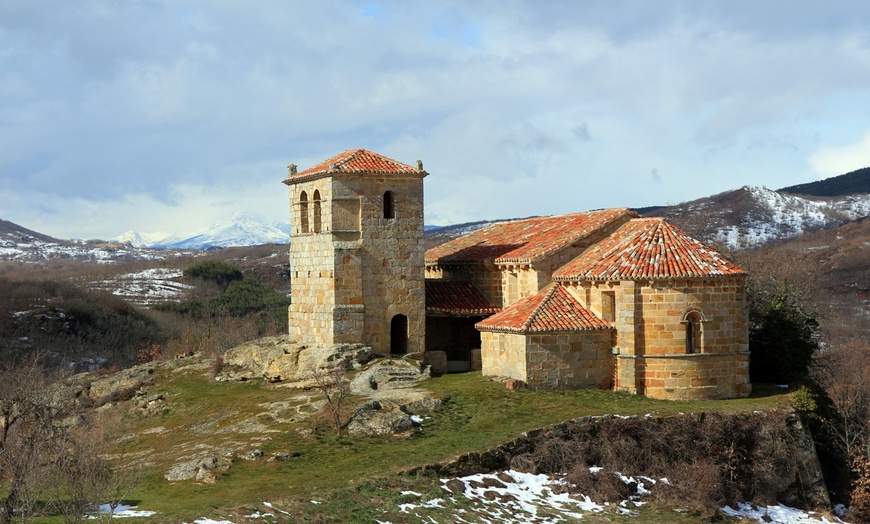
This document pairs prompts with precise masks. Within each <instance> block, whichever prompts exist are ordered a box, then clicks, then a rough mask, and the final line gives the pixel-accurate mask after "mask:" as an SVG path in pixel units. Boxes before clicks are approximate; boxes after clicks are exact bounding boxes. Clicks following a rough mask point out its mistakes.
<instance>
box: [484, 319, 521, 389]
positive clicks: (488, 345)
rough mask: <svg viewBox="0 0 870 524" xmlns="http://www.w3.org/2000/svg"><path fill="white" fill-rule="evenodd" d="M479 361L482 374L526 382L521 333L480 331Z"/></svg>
mask: <svg viewBox="0 0 870 524" xmlns="http://www.w3.org/2000/svg"><path fill="white" fill-rule="evenodd" d="M480 339H481V350H480V362H481V370H482V372H483V375H484V376H491V377H505V378H512V379H516V380H522V381H523V382H528V374H527V372H526V369H527V368H526V363H527V359H526V339H525V337H524V336H522V335H514V334H510V333H495V332H492V331H482V332H481V333H480Z"/></svg>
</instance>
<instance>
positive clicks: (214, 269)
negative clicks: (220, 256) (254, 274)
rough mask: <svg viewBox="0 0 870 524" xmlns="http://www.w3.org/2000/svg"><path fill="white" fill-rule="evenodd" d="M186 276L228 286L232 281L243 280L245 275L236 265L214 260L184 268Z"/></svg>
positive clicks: (223, 286)
mask: <svg viewBox="0 0 870 524" xmlns="http://www.w3.org/2000/svg"><path fill="white" fill-rule="evenodd" d="M184 276H186V277H189V278H198V279H200V280H206V281H209V282H214V283H215V284H217V285H219V286H221V287H222V288H226V287H227V285H229V283H230V282H235V281H238V280H242V278H243V277H244V275H242V272H241V271H240V270H239V268H237V267H236V266H234V265H232V264H229V263H227V262H218V261H214V260H208V261H206V262H201V263H199V264H196V265H193V266H190V267H189V268H187V269H185V270H184Z"/></svg>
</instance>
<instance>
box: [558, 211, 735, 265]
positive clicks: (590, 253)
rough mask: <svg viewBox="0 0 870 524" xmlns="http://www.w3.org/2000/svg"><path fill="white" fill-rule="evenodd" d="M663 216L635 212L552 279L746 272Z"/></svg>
mask: <svg viewBox="0 0 870 524" xmlns="http://www.w3.org/2000/svg"><path fill="white" fill-rule="evenodd" d="M745 274H746V273H745V271H743V270H742V269H740V268H739V267H738V266H737V265H735V264H734V263H732V262H731V261H729V260H728V259H726V258H725V257H724V256H722V255H721V254H720V253H718V252H717V251H716V250H714V249H713V248H711V247H708V246H706V245H704V244H702V243H701V242H699V241H697V240H695V239H694V238H692V237H690V236H689V235H687V234H685V233H683V232H682V231H680V230H679V229H677V228H676V227H675V226H674V225H672V224H669V223H667V222H666V221H665V220H664V219H663V218H660V217H659V218H635V219H633V220H631V221H629V222H628V223H626V224H625V225H623V226H622V227H620V228H619V229H618V230H616V231H615V232H614V233H613V234H612V235H610V236H609V237H608V238H607V239H605V240H603V241H601V242H599V243H598V244H596V245H594V246H592V247H590V248H589V249H587V250H586V251H584V252H583V253H582V254H581V255H580V256H578V257H577V258H575V259H574V260H572V261H571V262H569V263H568V264H566V265H565V266H563V267H562V268H561V269H559V270H558V271H556V273H555V274H554V275H553V279H554V280H660V279H670V278H686V277H724V276H733V275H745Z"/></svg>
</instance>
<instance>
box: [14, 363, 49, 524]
mask: <svg viewBox="0 0 870 524" xmlns="http://www.w3.org/2000/svg"><path fill="white" fill-rule="evenodd" d="M48 382H49V381H48V378H47V375H46V372H45V370H44V369H43V368H42V367H41V366H40V365H39V363H38V361H36V360H29V361H25V362H22V363H20V364H18V365H11V364H3V365H2V367H0V478H2V479H3V480H4V481H5V482H6V483H7V485H8V493H7V496H6V501H5V502H4V504H3V513H2V515H0V522H2V523H3V524H8V523H9V522H11V521H12V517H13V515H14V514H15V513H18V514H20V515H21V517H22V520H24V521H28V520H29V519H30V516H31V515H32V514H33V511H34V508H35V504H36V501H37V500H38V498H39V495H40V493H41V492H42V491H43V490H44V487H45V486H44V484H43V482H42V481H43V479H44V478H45V475H44V472H45V469H46V468H47V467H49V466H50V464H51V457H50V453H49V450H51V449H52V447H53V446H55V445H56V444H57V442H58V438H59V432H58V429H57V427H56V422H57V421H58V420H59V418H60V416H61V413H62V412H63V407H62V403H61V402H60V401H59V399H58V398H56V396H54V395H52V394H51V392H50V391H49V389H48V387H47V386H48Z"/></svg>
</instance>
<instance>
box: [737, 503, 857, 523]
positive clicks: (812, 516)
mask: <svg viewBox="0 0 870 524" xmlns="http://www.w3.org/2000/svg"><path fill="white" fill-rule="evenodd" d="M722 513H724V514H725V515H728V516H729V517H735V518H748V519H752V520H756V521H758V522H761V523H772V524H833V523H841V522H843V521H842V520H840V519H838V518H836V517H833V519H834V520H829V519H828V518H827V517H824V516H821V515H818V514H817V513H816V512H814V511H803V510H800V509H795V508H790V507H788V506H783V505H782V504H778V505H776V506H756V505H755V504H749V503H748V502H740V503H739V504H737V509H733V508H730V507H728V506H726V507H724V508H722Z"/></svg>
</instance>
